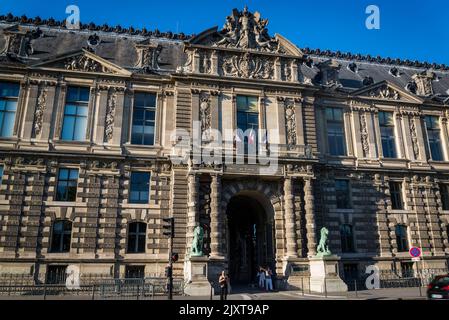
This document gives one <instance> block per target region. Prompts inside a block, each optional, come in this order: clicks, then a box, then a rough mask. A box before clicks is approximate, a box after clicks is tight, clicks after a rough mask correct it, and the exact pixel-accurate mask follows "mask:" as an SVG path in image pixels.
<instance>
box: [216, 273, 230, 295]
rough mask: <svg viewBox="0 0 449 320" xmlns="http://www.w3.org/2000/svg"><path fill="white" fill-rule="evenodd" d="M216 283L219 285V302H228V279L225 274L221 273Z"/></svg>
mask: <svg viewBox="0 0 449 320" xmlns="http://www.w3.org/2000/svg"><path fill="white" fill-rule="evenodd" d="M218 283H219V284H220V300H222V301H224V300H228V285H229V277H228V276H227V275H226V272H224V271H223V272H222V273H221V276H220V279H219V280H218Z"/></svg>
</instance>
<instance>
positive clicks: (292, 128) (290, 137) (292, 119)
mask: <svg viewBox="0 0 449 320" xmlns="http://www.w3.org/2000/svg"><path fill="white" fill-rule="evenodd" d="M285 125H286V130H287V147H288V149H289V150H292V149H294V148H295V146H296V144H297V141H296V110H295V105H294V104H291V103H288V102H286V108H285Z"/></svg>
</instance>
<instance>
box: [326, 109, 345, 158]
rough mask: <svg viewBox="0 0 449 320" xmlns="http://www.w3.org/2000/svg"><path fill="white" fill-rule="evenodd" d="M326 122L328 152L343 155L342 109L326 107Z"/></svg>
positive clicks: (343, 130)
mask: <svg viewBox="0 0 449 320" xmlns="http://www.w3.org/2000/svg"><path fill="white" fill-rule="evenodd" d="M326 124H327V141H328V145H329V153H330V154H331V155H333V156H345V155H346V146H345V129H344V128H345V127H344V121H343V110H342V109H340V108H327V109H326Z"/></svg>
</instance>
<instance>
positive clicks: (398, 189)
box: [390, 182, 404, 210]
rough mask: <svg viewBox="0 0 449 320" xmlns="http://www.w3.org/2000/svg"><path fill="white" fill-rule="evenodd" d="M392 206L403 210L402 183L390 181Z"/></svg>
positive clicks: (394, 208)
mask: <svg viewBox="0 0 449 320" xmlns="http://www.w3.org/2000/svg"><path fill="white" fill-rule="evenodd" d="M390 196H391V207H392V209H393V210H403V209H404V200H403V199H402V198H403V197H402V184H401V183H399V182H390Z"/></svg>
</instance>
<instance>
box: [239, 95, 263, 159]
mask: <svg viewBox="0 0 449 320" xmlns="http://www.w3.org/2000/svg"><path fill="white" fill-rule="evenodd" d="M237 128H238V129H240V130H241V131H242V132H243V134H246V136H241V135H240V136H239V137H238V139H239V140H241V142H244V144H245V153H248V148H249V146H250V145H251V148H253V147H254V150H255V151H256V152H257V147H256V146H257V135H258V132H259V106H258V98H257V97H252V96H237Z"/></svg>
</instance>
